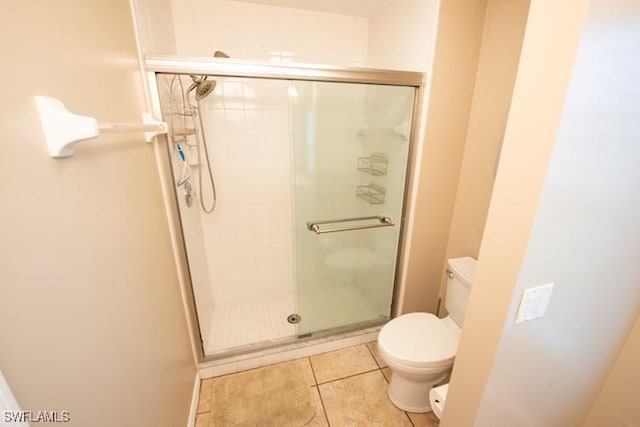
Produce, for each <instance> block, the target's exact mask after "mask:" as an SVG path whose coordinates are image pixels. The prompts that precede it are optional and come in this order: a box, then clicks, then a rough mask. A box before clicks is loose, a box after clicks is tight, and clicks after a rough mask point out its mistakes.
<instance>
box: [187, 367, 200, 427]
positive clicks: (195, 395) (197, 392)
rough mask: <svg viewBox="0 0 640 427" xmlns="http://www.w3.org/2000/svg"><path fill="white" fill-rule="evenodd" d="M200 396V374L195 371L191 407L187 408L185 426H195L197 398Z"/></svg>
mask: <svg viewBox="0 0 640 427" xmlns="http://www.w3.org/2000/svg"><path fill="white" fill-rule="evenodd" d="M199 398H200V375H198V373H197V372H196V380H195V383H194V384H193V396H191V408H190V409H189V421H188V422H187V427H195V426H196V416H197V415H198V399H199Z"/></svg>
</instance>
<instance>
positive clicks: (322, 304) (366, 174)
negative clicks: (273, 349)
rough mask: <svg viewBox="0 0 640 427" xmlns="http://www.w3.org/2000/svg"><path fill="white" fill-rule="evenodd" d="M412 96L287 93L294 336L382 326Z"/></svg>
mask: <svg viewBox="0 0 640 427" xmlns="http://www.w3.org/2000/svg"><path fill="white" fill-rule="evenodd" d="M414 96H415V88H414V87H407V86H389V85H371V84H351V83H330V82H309V81H300V82H292V83H290V86H289V100H290V114H291V132H292V145H293V149H292V155H293V171H292V172H293V183H294V190H293V199H294V227H295V229H294V235H295V274H296V304H297V306H296V310H297V312H296V314H298V315H299V323H298V335H299V336H301V337H304V336H309V335H313V334H317V333H324V332H335V331H337V330H341V329H345V330H346V329H356V328H361V327H363V326H366V325H367V324H375V323H379V322H381V321H384V320H386V319H388V318H389V317H390V312H391V302H392V296H393V288H394V283H395V276H396V265H397V258H398V248H399V241H400V232H401V225H402V211H403V204H404V196H405V182H406V172H407V161H408V157H409V131H410V128H411V118H412V114H413V105H414Z"/></svg>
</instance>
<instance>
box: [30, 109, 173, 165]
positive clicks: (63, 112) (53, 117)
mask: <svg viewBox="0 0 640 427" xmlns="http://www.w3.org/2000/svg"><path fill="white" fill-rule="evenodd" d="M36 106H37V108H38V114H39V115H40V122H41V123H42V129H43V130H44V135H45V139H46V142H47V148H48V150H49V155H50V156H51V157H69V156H72V155H73V151H74V145H75V144H76V143H78V142H80V141H84V140H85V139H91V138H96V137H97V136H99V135H100V133H102V132H144V139H145V141H147V142H151V141H152V140H153V138H154V137H156V136H158V135H162V134H165V133H167V129H168V127H167V124H166V123H165V122H160V121H157V120H155V119H154V118H153V117H151V114H148V113H143V114H142V121H143V124H130V123H98V121H97V120H96V119H94V118H93V117H87V116H79V115H77V114H73V113H71V112H69V111H68V110H67V109H66V108H65V107H64V105H63V104H62V102H60V101H59V100H57V99H55V98H48V97H46V96H36Z"/></svg>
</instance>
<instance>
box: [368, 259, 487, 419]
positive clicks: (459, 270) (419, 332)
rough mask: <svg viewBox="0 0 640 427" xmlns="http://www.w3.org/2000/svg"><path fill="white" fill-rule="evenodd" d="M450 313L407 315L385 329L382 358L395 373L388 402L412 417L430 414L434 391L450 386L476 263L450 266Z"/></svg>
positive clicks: (380, 346) (456, 262)
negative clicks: (436, 387) (445, 384)
mask: <svg viewBox="0 0 640 427" xmlns="http://www.w3.org/2000/svg"><path fill="white" fill-rule="evenodd" d="M447 265H448V268H447V277H448V279H447V294H446V298H445V307H446V309H447V311H448V312H449V316H447V317H445V318H444V319H439V318H438V317H436V316H435V315H433V314H431V313H408V314H403V315H402V316H398V317H396V318H395V319H393V320H391V321H390V322H389V323H387V324H386V325H384V327H383V328H382V330H380V334H379V335H378V352H379V353H380V357H382V359H383V360H384V361H385V362H386V363H387V365H389V368H391V372H392V374H391V381H390V383H389V390H388V394H389V399H391V402H393V404H394V405H396V406H397V407H398V408H400V409H402V410H405V411H408V412H429V411H431V405H430V404H429V391H430V390H431V388H432V387H433V386H434V385H437V384H439V383H441V382H442V381H443V380H445V379H446V378H447V377H448V375H449V373H450V372H451V368H452V366H453V359H454V358H455V356H456V352H457V350H458V341H459V339H460V332H461V328H462V322H463V320H464V314H465V311H466V309H467V300H468V297H469V292H470V290H471V283H472V281H473V276H474V274H475V268H476V260H475V259H473V258H471V257H464V258H453V259H450V260H448V262H447Z"/></svg>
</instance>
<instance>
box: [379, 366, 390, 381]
mask: <svg viewBox="0 0 640 427" xmlns="http://www.w3.org/2000/svg"><path fill="white" fill-rule="evenodd" d="M380 373H381V374H382V378H384V380H385V381H386V382H387V384H389V379H388V378H387V376H386V375H385V374H384V372H382V368H380Z"/></svg>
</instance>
